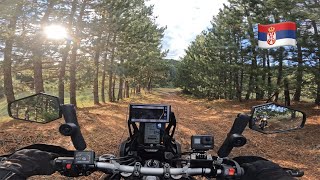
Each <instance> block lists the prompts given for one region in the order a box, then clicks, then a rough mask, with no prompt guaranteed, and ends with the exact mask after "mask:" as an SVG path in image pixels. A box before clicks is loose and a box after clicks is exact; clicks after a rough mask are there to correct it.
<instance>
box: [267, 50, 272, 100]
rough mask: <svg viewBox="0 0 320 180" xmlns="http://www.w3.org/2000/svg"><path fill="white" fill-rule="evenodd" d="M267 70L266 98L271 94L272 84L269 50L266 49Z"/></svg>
mask: <svg viewBox="0 0 320 180" xmlns="http://www.w3.org/2000/svg"><path fill="white" fill-rule="evenodd" d="M267 71H268V80H267V81H268V82H267V86H268V88H267V89H268V98H270V96H271V94H272V84H271V77H272V74H271V67H270V57H269V51H268V50H267Z"/></svg>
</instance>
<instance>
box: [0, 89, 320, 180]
mask: <svg viewBox="0 0 320 180" xmlns="http://www.w3.org/2000/svg"><path fill="white" fill-rule="evenodd" d="M129 103H155V104H157V103H158V104H159V103H165V104H170V105H171V106H172V110H173V111H174V112H175V115H176V118H177V129H176V134H175V138H176V139H177V140H178V141H180V142H181V144H182V147H183V149H184V150H188V149H189V147H190V142H191V140H190V137H191V135H194V134H212V135H214V139H215V146H214V150H213V151H212V154H215V153H216V151H217V150H218V149H219V146H220V145H221V144H222V142H223V141H224V138H225V137H226V135H227V132H228V131H229V129H230V127H231V126H232V123H233V121H234V119H235V117H236V116H237V114H238V113H249V112H250V109H251V107H252V106H254V105H257V104H262V103H263V102H257V101H246V102H243V103H239V102H237V101H227V100H215V101H207V100H203V99H195V98H192V97H189V96H185V95H182V94H180V92H179V91H177V90H174V89H156V90H155V91H154V92H152V93H150V94H142V95H139V96H135V97H133V98H130V99H126V100H124V101H121V102H118V103H106V104H102V105H99V106H92V107H87V108H81V109H79V110H78V120H79V123H80V125H81V128H82V133H83V135H84V137H85V140H86V142H87V146H88V149H92V150H94V151H96V153H97V154H102V153H113V154H117V153H118V145H119V144H120V142H122V141H123V140H124V139H126V137H128V130H127V123H126V115H127V111H128V109H127V108H128V104H129ZM293 107H294V108H297V109H300V110H302V111H304V112H306V114H307V123H306V125H305V127H304V128H303V129H300V130H297V131H294V132H289V133H281V134H270V135H264V134H261V133H258V132H255V131H252V130H250V129H249V128H247V129H246V130H245V131H244V133H243V135H244V136H245V137H246V138H247V139H248V141H247V144H246V145H245V146H244V147H240V148H235V149H234V150H233V151H232V153H231V156H232V157H234V156H239V155H257V156H262V157H265V158H267V159H270V160H272V161H274V162H277V163H279V164H280V165H282V166H284V167H290V168H299V169H302V170H304V171H305V176H304V177H303V178H302V179H310V180H311V179H312V180H314V179H320V107H318V106H314V105H312V104H307V103H299V104H294V105H293ZM62 123H63V120H57V121H55V122H51V123H48V124H43V125H42V124H36V123H29V122H24V121H8V122H3V123H1V124H0V154H4V153H10V152H14V151H15V150H16V149H18V148H21V147H23V146H26V145H30V144H33V143H47V144H55V145H59V146H62V147H65V148H68V149H72V148H73V146H72V144H71V141H70V138H69V137H64V136H62V135H60V134H59V132H58V128H59V125H60V124H62ZM99 175H100V174H99V173H94V174H93V175H91V176H89V179H97V178H98V176H99ZM39 178H41V179H52V176H51V178H50V176H41V177H39V176H38V177H37V178H35V179H39ZM32 179H34V178H32ZM54 179H65V178H63V177H62V176H60V175H58V174H55V175H54ZM79 179H88V177H87V178H84V177H82V178H79Z"/></svg>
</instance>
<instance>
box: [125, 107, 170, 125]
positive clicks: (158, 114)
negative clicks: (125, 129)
mask: <svg viewBox="0 0 320 180" xmlns="http://www.w3.org/2000/svg"><path fill="white" fill-rule="evenodd" d="M129 109H130V112H129V118H130V120H131V121H132V122H169V114H170V106H168V105H158V104H156V105H145V104H141V105H130V107H129Z"/></svg>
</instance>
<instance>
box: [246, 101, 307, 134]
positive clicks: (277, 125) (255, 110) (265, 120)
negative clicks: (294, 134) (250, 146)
mask: <svg viewBox="0 0 320 180" xmlns="http://www.w3.org/2000/svg"><path fill="white" fill-rule="evenodd" d="M305 122H306V115H305V113H304V112H302V111H298V110H294V109H291V108H288V107H285V106H281V105H278V104H274V103H268V104H263V105H259V106H254V107H252V111H251V119H250V121H249V127H250V129H253V130H255V131H259V132H262V133H268V134H269V133H278V132H285V131H291V130H295V129H300V128H302V127H303V126H304V124H305Z"/></svg>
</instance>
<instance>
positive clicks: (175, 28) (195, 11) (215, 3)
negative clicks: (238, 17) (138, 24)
mask: <svg viewBox="0 0 320 180" xmlns="http://www.w3.org/2000/svg"><path fill="white" fill-rule="evenodd" d="M223 3H227V0H150V1H149V2H148V4H153V5H154V15H155V16H158V18H157V20H156V22H157V23H158V24H159V25H160V26H167V30H166V31H165V36H164V39H163V43H162V45H163V49H164V50H165V49H169V53H168V56H167V58H172V59H179V57H182V56H184V54H185V51H184V49H186V48H187V47H188V45H189V44H190V42H191V41H192V40H194V39H195V37H196V36H197V35H198V34H200V33H201V31H203V30H205V29H207V28H208V27H209V26H210V21H211V20H212V17H213V16H214V15H216V14H218V12H219V8H222V7H223Z"/></svg>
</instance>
